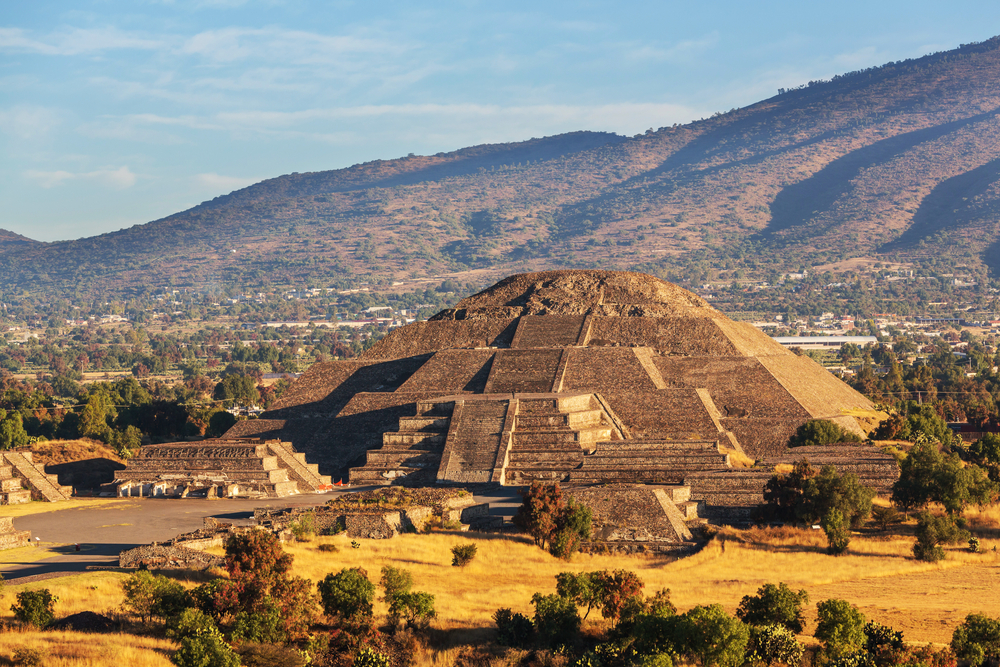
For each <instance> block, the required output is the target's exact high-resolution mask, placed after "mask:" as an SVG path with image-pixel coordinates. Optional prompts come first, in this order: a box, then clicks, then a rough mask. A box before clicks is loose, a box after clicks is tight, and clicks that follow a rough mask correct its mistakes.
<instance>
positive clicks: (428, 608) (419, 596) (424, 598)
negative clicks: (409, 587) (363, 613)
mask: <svg viewBox="0 0 1000 667" xmlns="http://www.w3.org/2000/svg"><path fill="white" fill-rule="evenodd" d="M436 615H437V612H435V611H434V596H433V595H431V594H430V593H422V592H419V591H414V592H412V593H398V594H397V595H395V596H394V597H393V598H392V600H390V602H389V617H390V618H391V619H393V620H395V621H398V619H400V618H402V619H405V620H406V625H407V627H410V628H414V629H416V630H423V629H425V628H427V626H429V625H430V622H431V619H432V618H434V617H435V616H436Z"/></svg>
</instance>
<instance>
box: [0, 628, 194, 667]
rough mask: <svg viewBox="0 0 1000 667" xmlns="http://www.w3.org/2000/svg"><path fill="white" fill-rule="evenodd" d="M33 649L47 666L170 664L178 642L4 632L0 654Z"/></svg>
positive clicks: (149, 666) (164, 666)
mask: <svg viewBox="0 0 1000 667" xmlns="http://www.w3.org/2000/svg"><path fill="white" fill-rule="evenodd" d="M24 648H28V649H32V650H35V651H39V652H40V653H41V654H42V655H44V656H45V658H44V662H43V663H42V664H44V665H45V666H46V667H107V665H129V666H130V667H171V666H172V665H173V663H172V662H170V655H172V654H173V652H174V651H176V650H177V644H176V643H175V642H174V641H172V640H169V639H161V638H154V637H142V636H136V635H126V634H94V633H85V632H70V631H62V630H59V631H52V630H12V631H7V632H4V634H3V645H2V647H0V658H5V659H6V660H7V662H3V664H14V663H13V662H12V661H11V659H12V657H13V655H14V652H15V651H16V650H18V649H24Z"/></svg>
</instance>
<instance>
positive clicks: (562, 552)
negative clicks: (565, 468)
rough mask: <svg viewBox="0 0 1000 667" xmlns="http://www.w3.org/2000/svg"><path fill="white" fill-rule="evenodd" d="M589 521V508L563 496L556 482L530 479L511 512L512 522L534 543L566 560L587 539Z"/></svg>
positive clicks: (589, 528) (589, 527) (591, 517)
mask: <svg viewBox="0 0 1000 667" xmlns="http://www.w3.org/2000/svg"><path fill="white" fill-rule="evenodd" d="M592 521H593V515H592V513H591V511H590V510H589V509H587V508H586V507H584V506H583V505H581V504H579V503H577V502H576V501H574V500H573V499H570V500H569V501H568V502H567V501H566V500H565V499H564V498H563V495H562V490H561V489H560V487H559V484H558V483H555V484H540V483H538V482H534V483H532V485H531V487H530V488H529V489H528V491H527V492H526V493H525V494H524V501H523V502H522V503H521V507H519V508H518V510H517V514H515V515H514V525H516V526H517V527H518V528H520V529H521V530H523V531H525V532H526V533H528V534H530V535H531V537H532V538H533V539H534V540H535V544H537V545H538V546H540V547H542V548H543V549H546V548H547V549H548V551H549V553H551V554H552V555H553V556H556V557H557V558H565V559H567V560H568V559H569V558H570V557H571V556H572V555H573V553H575V552H576V550H577V549H579V547H580V544H581V543H582V542H583V541H585V540H588V539H590V533H591V524H592Z"/></svg>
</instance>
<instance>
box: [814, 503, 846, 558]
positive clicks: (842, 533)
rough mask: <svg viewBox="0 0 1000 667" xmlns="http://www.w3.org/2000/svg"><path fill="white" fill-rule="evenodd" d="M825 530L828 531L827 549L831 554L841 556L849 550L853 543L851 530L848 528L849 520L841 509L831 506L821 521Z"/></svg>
mask: <svg viewBox="0 0 1000 667" xmlns="http://www.w3.org/2000/svg"><path fill="white" fill-rule="evenodd" d="M820 526H821V527H822V528H823V532H824V533H826V541H827V547H826V551H827V553H829V554H830V555H831V556H839V555H841V554H843V553H845V552H846V551H847V547H848V545H849V544H850V543H851V532H850V530H848V528H847V520H846V519H845V518H844V515H843V513H842V512H841V511H840V510H839V509H835V508H831V509H830V510H828V511H827V513H826V516H824V517H823V519H822V520H821V521H820Z"/></svg>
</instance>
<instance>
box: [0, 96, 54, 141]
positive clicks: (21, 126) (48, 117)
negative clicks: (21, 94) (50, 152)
mask: <svg viewBox="0 0 1000 667" xmlns="http://www.w3.org/2000/svg"><path fill="white" fill-rule="evenodd" d="M61 122H62V119H61V114H60V113H59V112H58V111H57V110H55V109H50V108H48V107H40V106H32V105H25V104H22V105H17V106H13V107H9V108H7V109H0V131H2V132H4V133H6V134H9V135H10V136H12V137H15V138H17V139H28V140H34V139H40V138H41V137H44V136H46V135H47V134H49V133H50V132H51V131H52V130H54V129H55V128H56V126H58V125H59V124H60V123H61Z"/></svg>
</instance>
